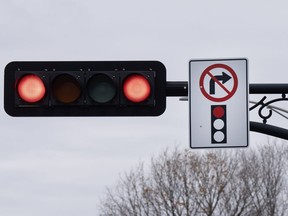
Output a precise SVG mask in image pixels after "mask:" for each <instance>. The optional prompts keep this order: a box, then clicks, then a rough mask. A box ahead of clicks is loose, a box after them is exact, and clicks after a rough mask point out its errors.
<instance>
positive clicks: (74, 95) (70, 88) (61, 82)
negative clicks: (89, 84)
mask: <svg viewBox="0 0 288 216" xmlns="http://www.w3.org/2000/svg"><path fill="white" fill-rule="evenodd" d="M52 91H53V95H54V97H55V98H56V99H57V101H58V102H61V103H64V104H68V103H73V102H75V101H76V100H77V99H78V98H79V97H80V95H81V86H80V84H79V82H78V81H77V80H76V78H75V77H73V76H71V75H69V74H62V75H59V76H57V77H56V78H55V79H54V80H53V84H52Z"/></svg>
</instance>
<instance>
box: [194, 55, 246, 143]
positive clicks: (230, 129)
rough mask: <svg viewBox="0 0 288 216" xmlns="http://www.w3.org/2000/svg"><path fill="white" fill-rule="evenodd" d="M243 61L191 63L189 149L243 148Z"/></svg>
mask: <svg viewBox="0 0 288 216" xmlns="http://www.w3.org/2000/svg"><path fill="white" fill-rule="evenodd" d="M247 71H248V63H247V59H219V60H191V61H190V64H189V103H190V104H189V105H190V108H189V111H190V146H191V148H225V147H247V146H248V142H249V137H248V135H249V120H248V88H249V85H248V78H247Z"/></svg>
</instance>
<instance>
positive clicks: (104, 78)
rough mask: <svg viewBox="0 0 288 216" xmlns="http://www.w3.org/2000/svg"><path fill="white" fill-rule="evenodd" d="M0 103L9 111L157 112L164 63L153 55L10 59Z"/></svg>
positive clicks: (160, 110)
mask: <svg viewBox="0 0 288 216" xmlns="http://www.w3.org/2000/svg"><path fill="white" fill-rule="evenodd" d="M4 108H5V111H6V112H7V113H8V114H9V115H11V116H159V115H161V114H162V113H163V112H164V111H165V108H166V69H165V66H164V65H163V64H162V63H161V62H158V61H96V62H11V63H9V64H8V65H7V66H6V68H5V84H4Z"/></svg>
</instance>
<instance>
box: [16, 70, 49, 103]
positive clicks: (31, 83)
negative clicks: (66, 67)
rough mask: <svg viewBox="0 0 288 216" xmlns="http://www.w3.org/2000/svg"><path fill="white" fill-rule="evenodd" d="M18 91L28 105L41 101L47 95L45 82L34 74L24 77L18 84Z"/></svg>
mask: <svg viewBox="0 0 288 216" xmlns="http://www.w3.org/2000/svg"><path fill="white" fill-rule="evenodd" d="M17 90H18V94H19V96H20V98H21V99H22V100H24V101H25V102H28V103H35V102H37V101H40V100H41V99H42V98H43V97H44V95H45V93H46V88H45V85H44V83H43V81H42V80H41V79H40V77H38V76H36V75H33V74H29V75H26V76H24V77H22V78H21V79H20V81H19V83H18V87H17Z"/></svg>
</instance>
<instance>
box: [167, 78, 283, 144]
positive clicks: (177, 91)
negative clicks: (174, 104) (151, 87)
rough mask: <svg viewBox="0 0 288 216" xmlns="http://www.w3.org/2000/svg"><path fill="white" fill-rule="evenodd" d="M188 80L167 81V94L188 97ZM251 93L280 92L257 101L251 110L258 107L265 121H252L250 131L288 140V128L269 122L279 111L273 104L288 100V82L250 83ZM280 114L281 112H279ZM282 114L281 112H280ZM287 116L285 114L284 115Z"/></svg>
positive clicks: (168, 95) (260, 115) (259, 113)
mask: <svg viewBox="0 0 288 216" xmlns="http://www.w3.org/2000/svg"><path fill="white" fill-rule="evenodd" d="M188 88H189V86H188V82H185V81H184V82H167V84H166V96H167V97H182V96H183V97H186V96H188ZM249 93H250V94H280V96H279V98H277V99H273V100H270V101H267V102H265V101H266V99H267V97H266V96H263V97H262V99H261V100H259V101H258V102H256V103H255V104H254V105H253V106H252V107H250V108H249V111H252V110H255V109H256V108H258V115H259V117H260V118H262V120H263V123H260V122H253V121H251V122H250V131H254V132H258V133H263V134H267V135H271V136H275V137H278V138H282V139H286V140H288V129H285V128H280V127H277V126H274V125H270V124H267V120H268V119H269V118H270V117H271V116H272V114H273V112H276V113H278V111H276V110H275V109H273V106H271V104H273V103H277V102H280V101H287V102H288V84H283V83H281V84H263V83H261V84H258V83H257V84H249ZM264 108H268V114H266V115H265V114H264V113H263V109H264ZM278 114H280V113H278ZM280 115H281V114H280ZM284 117H285V116H284Z"/></svg>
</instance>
